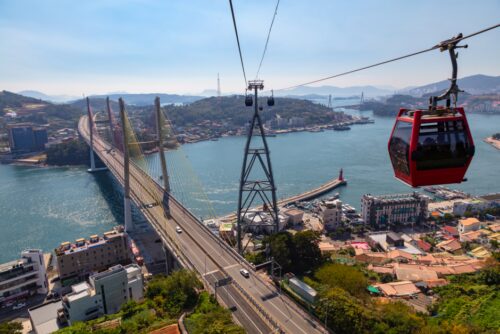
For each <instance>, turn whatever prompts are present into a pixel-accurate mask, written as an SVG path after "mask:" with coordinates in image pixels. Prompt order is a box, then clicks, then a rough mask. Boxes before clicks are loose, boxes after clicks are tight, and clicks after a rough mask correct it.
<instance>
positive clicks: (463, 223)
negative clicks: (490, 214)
mask: <svg viewBox="0 0 500 334" xmlns="http://www.w3.org/2000/svg"><path fill="white" fill-rule="evenodd" d="M479 228H481V222H480V221H479V220H478V219H477V218H467V219H460V220H459V221H458V225H457V229H458V233H459V234H460V235H462V234H464V233H467V232H471V231H477V230H479Z"/></svg>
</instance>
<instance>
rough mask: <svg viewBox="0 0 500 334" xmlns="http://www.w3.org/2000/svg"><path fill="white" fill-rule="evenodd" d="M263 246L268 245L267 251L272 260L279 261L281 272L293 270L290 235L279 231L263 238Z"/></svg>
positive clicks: (292, 246)
mask: <svg viewBox="0 0 500 334" xmlns="http://www.w3.org/2000/svg"><path fill="white" fill-rule="evenodd" d="M263 243H264V246H265V247H266V248H267V247H269V252H270V255H271V256H272V257H274V260H275V261H276V262H278V263H279V265H280V266H281V268H282V270H283V272H289V271H293V266H292V261H293V259H294V253H293V251H294V245H293V239H292V235H291V234H290V233H288V232H280V233H276V234H273V235H271V236H268V237H266V238H264V240H263Z"/></svg>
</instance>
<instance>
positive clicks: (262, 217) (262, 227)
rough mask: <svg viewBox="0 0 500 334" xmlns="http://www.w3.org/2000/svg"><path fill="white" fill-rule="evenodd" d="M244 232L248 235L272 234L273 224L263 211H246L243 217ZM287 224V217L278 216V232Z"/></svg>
mask: <svg viewBox="0 0 500 334" xmlns="http://www.w3.org/2000/svg"><path fill="white" fill-rule="evenodd" d="M243 222H244V224H245V225H246V226H245V227H244V231H245V232H249V233H256V234H259V233H273V229H274V223H273V218H272V216H271V214H269V212H264V211H248V212H247V213H246V214H245V215H244V216H243ZM287 223H288V216H285V215H283V214H278V231H281V230H283V229H284V228H285V226H286V225H287Z"/></svg>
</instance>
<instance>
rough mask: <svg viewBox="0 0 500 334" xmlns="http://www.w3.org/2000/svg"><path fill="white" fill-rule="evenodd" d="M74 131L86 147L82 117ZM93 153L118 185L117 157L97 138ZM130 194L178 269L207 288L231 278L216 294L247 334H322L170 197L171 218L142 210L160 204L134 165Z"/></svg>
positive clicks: (159, 194) (159, 193) (157, 192)
mask: <svg viewBox="0 0 500 334" xmlns="http://www.w3.org/2000/svg"><path fill="white" fill-rule="evenodd" d="M78 128H79V132H80V135H81V136H82V137H83V138H84V139H85V140H86V141H87V143H89V140H90V139H89V137H90V133H89V126H88V119H87V117H86V116H84V117H82V118H81V119H80V122H79V126H78ZM94 151H95V153H96V154H97V155H98V156H99V157H100V159H101V160H102V161H103V163H104V164H105V165H106V166H107V167H108V168H109V170H110V172H111V173H112V174H113V175H114V176H115V178H116V179H117V180H118V182H120V183H121V184H122V185H123V172H124V168H123V155H122V153H121V152H119V151H118V150H113V148H112V147H111V146H110V145H109V144H108V143H106V142H105V141H104V140H102V138H100V137H99V136H98V135H97V134H94ZM130 189H131V197H132V200H133V201H134V203H135V204H136V205H137V207H138V208H139V209H140V210H141V211H142V213H143V214H144V216H145V217H146V219H147V220H148V221H149V222H150V223H151V224H152V226H153V227H154V228H155V230H156V231H157V232H158V234H159V235H160V236H161V237H162V239H163V240H164V242H166V243H167V244H168V246H169V248H170V250H171V251H172V252H173V253H174V255H175V256H176V257H177V258H178V259H179V261H180V262H181V264H182V265H183V266H185V267H187V268H190V269H193V270H196V271H197V272H198V273H199V275H200V276H201V277H204V279H205V280H206V281H207V282H208V284H209V285H210V286H212V287H213V286H214V283H215V281H217V280H218V279H221V278H223V277H226V276H231V277H232V279H233V283H232V284H229V285H227V286H224V287H220V288H218V291H217V294H218V296H219V298H220V300H221V301H222V302H223V304H225V305H226V306H228V307H230V306H235V307H236V310H235V311H234V312H233V316H234V317H235V319H236V320H237V321H238V322H239V323H240V324H241V325H242V326H243V327H244V328H245V329H246V331H247V332H248V333H270V332H272V331H275V330H276V325H278V326H279V327H280V328H281V329H282V330H283V331H285V332H287V333H303V334H309V333H322V332H325V331H324V330H323V329H322V327H321V325H320V324H318V323H317V322H315V321H314V320H313V319H312V318H311V317H310V316H309V315H308V314H307V313H305V312H303V311H302V310H301V309H300V308H299V307H298V306H297V305H296V304H295V303H294V302H293V301H292V300H291V299H289V298H288V297H287V296H285V295H280V294H279V293H278V290H277V288H276V287H275V286H274V285H272V284H271V283H269V282H266V281H264V280H263V279H262V278H261V277H259V276H258V275H257V274H256V273H254V272H253V271H252V268H251V266H250V265H249V264H248V263H247V262H246V261H245V260H244V259H243V258H241V257H240V256H239V255H238V254H237V253H236V252H235V251H234V250H233V249H232V248H230V247H229V246H228V245H227V244H226V243H225V242H224V241H222V240H221V239H220V238H218V237H216V236H215V235H213V234H212V233H211V232H210V231H209V230H208V229H207V228H206V227H205V226H204V225H203V224H202V223H201V222H200V221H199V220H198V219H197V218H196V217H195V216H194V215H192V214H191V213H190V212H189V210H187V209H186V208H184V207H183V206H182V204H181V203H179V202H178V201H177V200H176V199H175V198H174V197H173V196H171V197H170V214H171V218H168V219H167V218H165V216H164V211H163V208H162V207H161V206H154V207H152V208H146V206H145V204H149V203H154V202H156V199H157V198H163V189H162V188H161V187H160V186H159V185H158V184H157V183H156V182H155V181H154V180H153V179H152V178H151V177H150V176H149V175H147V174H146V173H145V172H144V171H142V170H141V169H140V168H138V167H137V166H135V165H134V164H131V165H130ZM176 226H180V227H181V229H182V230H183V233H177V232H176V231H175V228H176ZM242 268H245V269H247V270H249V272H250V277H249V278H244V277H243V276H242V275H240V273H239V270H240V269H242ZM269 296H275V297H273V298H269Z"/></svg>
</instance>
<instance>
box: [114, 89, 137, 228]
mask: <svg viewBox="0 0 500 334" xmlns="http://www.w3.org/2000/svg"><path fill="white" fill-rule="evenodd" d="M118 103H119V104H120V119H121V121H122V133H123V174H124V196H123V204H124V205H123V207H124V215H123V216H124V223H123V225H124V226H125V232H130V231H132V230H133V229H134V226H133V224H132V207H131V200H130V154H129V142H128V136H127V133H128V132H127V125H126V119H125V103H124V102H123V99H122V98H120V99H119V100H118Z"/></svg>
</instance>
